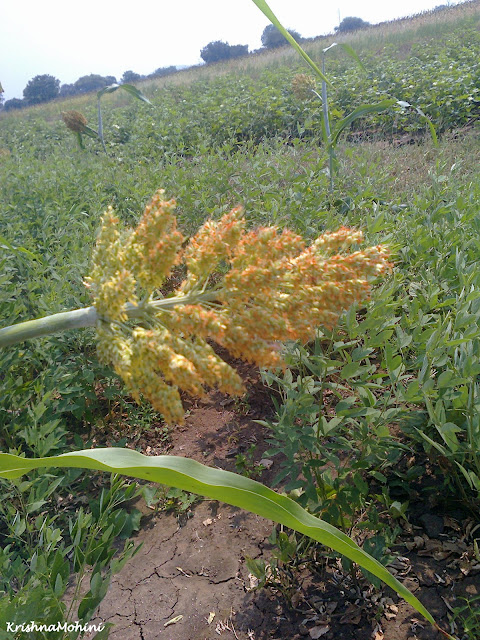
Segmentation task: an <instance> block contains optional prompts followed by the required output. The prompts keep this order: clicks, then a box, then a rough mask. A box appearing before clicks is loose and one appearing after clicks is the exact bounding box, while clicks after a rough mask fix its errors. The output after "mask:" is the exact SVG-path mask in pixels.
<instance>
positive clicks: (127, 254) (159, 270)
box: [87, 191, 389, 423]
mask: <svg viewBox="0 0 480 640" xmlns="http://www.w3.org/2000/svg"><path fill="white" fill-rule="evenodd" d="M162 194H163V192H161V191H160V192H157V194H156V195H155V196H154V198H153V200H152V201H151V203H150V204H149V205H148V206H147V207H146V209H145V212H144V214H143V217H142V219H141V221H140V223H139V225H138V227H137V228H136V229H135V230H126V231H121V230H120V229H119V223H118V220H117V219H116V218H115V216H114V215H113V212H112V211H111V210H109V211H107V213H106V214H105V215H104V217H103V219H102V229H101V231H100V234H99V237H98V241H97V246H96V248H95V251H94V256H93V262H94V264H93V269H92V273H91V275H90V277H89V278H88V279H87V285H88V286H89V287H90V289H91V291H92V294H93V297H94V305H95V307H96V309H97V312H98V313H99V316H100V317H101V318H102V321H101V323H100V324H99V327H98V349H99V355H100V357H101V358H102V360H104V361H105V362H108V363H111V364H112V365H113V367H114V368H115V370H116V371H117V373H118V374H119V375H120V376H121V377H122V378H123V380H124V381H125V384H126V386H127V388H128V389H129V391H130V392H131V393H132V395H133V397H134V398H136V399H139V397H140V394H143V395H144V396H146V397H147V398H148V399H149V400H150V402H151V403H152V404H153V406H154V407H155V408H156V409H157V410H158V411H160V412H161V413H162V414H163V415H164V418H165V420H166V421H167V422H169V423H174V422H182V420H183V409H182V403H181V400H180V395H179V389H181V390H184V391H186V392H188V393H191V394H193V395H198V396H200V395H202V394H203V393H204V392H205V391H204V390H205V387H217V388H218V389H220V390H222V391H224V392H226V393H230V394H237V395H239V394H242V393H243V391H244V389H243V385H242V381H241V379H240V377H239V376H238V374H237V373H236V372H235V371H234V370H233V369H232V368H231V367H230V366H229V365H228V364H227V363H226V362H224V361H223V360H222V359H221V358H220V357H219V356H218V355H217V354H216V353H215V351H214V350H213V349H212V347H211V346H210V344H209V343H208V342H207V340H208V341H214V342H216V343H217V344H220V345H222V346H223V347H225V348H226V349H227V350H228V351H229V352H230V353H231V354H232V355H233V356H235V357H238V358H242V359H245V360H248V361H250V362H253V363H255V364H257V365H258V366H263V367H281V366H282V365H283V359H282V343H283V342H284V341H286V340H301V341H307V340H309V339H311V338H313V337H314V335H315V330H316V328H317V327H318V326H320V325H323V326H328V327H332V326H333V325H334V324H335V323H336V321H337V320H338V317H339V315H340V314H341V313H342V312H343V311H344V310H345V309H347V308H348V307H350V306H351V305H352V303H354V302H356V301H359V300H363V299H365V298H367V297H368V295H369V290H370V285H369V282H370V280H371V279H372V278H373V277H375V276H378V275H380V274H382V273H384V272H385V270H386V269H387V268H388V267H389V264H388V255H387V251H386V249H385V248H384V247H382V246H377V247H369V248H367V249H365V250H363V251H358V250H357V251H354V252H352V253H349V250H350V249H351V246H352V245H353V244H357V243H359V242H361V240H362V234H361V232H359V231H354V230H351V229H346V228H344V227H342V228H341V229H339V230H338V231H337V232H335V233H325V234H323V235H321V236H320V237H319V238H317V239H316V240H315V241H314V242H313V243H312V244H311V245H310V246H308V247H307V246H306V245H305V242H304V240H303V239H302V238H301V237H300V236H298V235H296V234H294V233H292V232H291V231H289V230H283V231H279V230H278V229H276V228H275V227H266V228H260V229H256V230H254V231H245V219H244V218H243V217H242V210H241V208H239V207H237V208H235V209H233V210H232V211H231V212H230V213H227V214H226V215H224V216H223V217H222V218H221V219H220V220H219V221H218V222H215V221H213V220H209V221H208V222H206V223H205V224H204V225H203V227H202V228H201V229H200V230H199V231H198V233H197V234H196V235H195V236H193V237H192V238H191V239H190V241H189V242H188V244H187V246H186V247H185V248H184V249H183V250H182V249H181V244H182V241H183V237H182V236H181V234H180V233H179V232H178V231H177V230H176V226H175V218H174V216H173V213H172V212H173V209H174V206H175V202H174V201H173V200H170V201H163V200H162V198H161V197H162ZM180 262H183V263H184V265H185V267H186V273H187V275H186V277H185V279H184V281H183V282H182V284H181V286H180V287H179V289H178V290H177V291H176V292H175V296H174V297H173V298H169V299H168V300H166V302H168V306H165V305H163V306H162V301H161V300H160V301H159V294H158V291H157V290H158V287H159V286H160V285H161V284H162V283H163V281H164V279H165V278H166V277H167V276H168V274H169V272H170V270H171V268H172V267H173V266H174V265H177V264H179V263H180ZM219 268H220V270H221V272H222V273H223V274H224V275H223V277H221V278H219V277H218V274H217V277H215V278H211V276H212V273H213V272H215V270H217V269H219ZM145 293H147V294H149V295H150V302H148V303H147V304H144V305H143V307H142V309H143V311H142V312H143V318H142V322H141V326H133V327H131V326H130V325H129V323H128V322H126V321H127V316H128V309H127V307H126V304H127V303H130V304H133V305H136V304H137V303H138V300H144V299H145ZM155 297H156V300H157V303H155V301H153V298H155ZM137 315H138V314H137Z"/></svg>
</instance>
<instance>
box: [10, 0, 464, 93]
mask: <svg viewBox="0 0 480 640" xmlns="http://www.w3.org/2000/svg"><path fill="white" fill-rule="evenodd" d="M268 2H269V4H270V7H271V9H272V11H273V12H274V13H276V15H277V17H278V18H279V19H280V21H281V22H282V23H283V25H284V26H285V27H287V28H289V29H295V30H296V31H298V32H299V33H300V35H302V36H303V37H312V36H317V35H324V34H328V33H332V32H333V30H334V28H335V26H337V25H338V24H339V21H340V20H342V19H343V18H345V17H347V16H358V17H360V18H362V19H363V20H366V21H367V22H370V23H372V24H374V23H377V22H382V21H384V20H393V19H394V18H397V17H403V16H407V15H412V14H414V13H419V12H421V11H424V10H427V9H432V8H433V7H435V6H437V5H439V4H447V3H448V2H447V0H402V2H399V3H396V2H395V3H394V2H389V1H388V0H361V1H358V0H330V1H328V2H325V1H322V0H268ZM451 4H456V2H452V3H451ZM267 24H268V20H267V19H266V18H265V17H264V15H263V14H262V13H261V12H260V11H259V9H258V8H257V7H256V6H255V5H254V4H253V2H252V1H251V0H174V1H173V2H171V1H169V0H157V1H156V2H154V1H153V0H134V1H130V2H128V3H127V2H122V1H121V0H115V1H113V0H80V1H74V2H67V1H66V0H0V25H1V26H2V35H1V37H0V82H1V83H2V85H3V88H4V90H5V94H4V97H5V99H7V100H8V99H10V98H22V97H23V89H24V88H25V86H26V84H27V82H28V81H29V80H30V79H31V78H33V77H34V76H36V75H40V74H44V73H48V74H50V75H53V76H55V77H56V78H58V79H59V80H60V81H61V83H62V84H65V83H71V82H75V80H77V79H78V78H79V77H80V76H84V75H88V74H90V73H99V74H100V75H112V76H116V78H117V79H120V78H121V76H122V74H123V72H124V71H126V70H127V69H131V70H133V71H135V72H137V73H140V74H145V75H146V74H148V73H151V72H152V71H154V70H155V69H157V68H158V67H166V66H170V65H177V66H180V65H193V64H199V63H200V62H202V60H201V58H200V50H201V49H202V47H204V46H205V45H206V44H208V43H209V42H211V41H214V40H223V41H226V42H228V43H229V44H248V45H249V49H250V50H253V49H257V48H259V47H260V46H261V42H260V37H261V35H262V31H263V29H264V28H265V27H266V26H267Z"/></svg>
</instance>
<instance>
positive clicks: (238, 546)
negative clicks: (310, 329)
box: [92, 365, 480, 640]
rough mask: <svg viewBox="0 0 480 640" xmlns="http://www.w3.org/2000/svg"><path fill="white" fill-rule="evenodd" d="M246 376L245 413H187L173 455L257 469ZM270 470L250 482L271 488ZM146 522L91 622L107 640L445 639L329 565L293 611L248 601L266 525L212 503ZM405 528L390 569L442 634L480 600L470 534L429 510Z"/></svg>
mask: <svg viewBox="0 0 480 640" xmlns="http://www.w3.org/2000/svg"><path fill="white" fill-rule="evenodd" d="M242 375H243V378H244V380H245V381H246V384H247V387H248V389H249V392H248V395H247V399H246V401H241V402H238V401H232V400H231V399H229V398H228V397H227V396H224V395H222V394H220V393H217V392H212V393H211V394H210V395H209V396H208V397H207V398H206V399H204V400H203V401H201V402H198V403H196V404H192V405H191V407H190V410H189V416H188V418H187V421H186V425H185V426H184V427H182V428H179V429H177V430H175V431H174V433H173V435H172V446H171V448H170V449H169V453H171V454H174V455H182V456H188V457H192V458H195V459H197V460H199V461H200V462H203V463H205V464H207V465H210V466H218V467H221V468H224V469H228V470H233V471H235V470H236V469H235V461H236V456H237V455H238V454H242V453H243V454H245V453H248V451H249V448H250V446H251V445H252V444H254V445H255V450H254V454H253V455H254V462H257V463H258V462H259V461H260V460H261V459H262V455H263V453H264V451H265V450H266V449H267V448H268V443H266V438H268V433H267V432H266V430H265V429H264V428H263V427H261V426H260V425H258V424H257V423H255V422H253V420H255V419H259V418H263V419H265V418H266V417H268V415H269V414H270V413H271V411H272V409H271V407H272V405H271V400H270V396H269V392H268V390H266V389H265V388H264V387H263V385H262V383H261V382H260V380H259V377H258V373H256V372H255V370H254V369H253V368H250V367H247V366H245V365H244V366H243V368H242ZM142 448H143V450H144V452H145V453H147V454H150V455H156V454H159V453H165V449H164V448H163V449H162V447H161V446H160V445H159V446H156V445H155V442H152V441H148V434H146V439H145V441H144V442H143V447H142ZM275 466H276V463H275V462H274V464H273V466H272V467H271V468H270V469H267V470H264V471H263V472H262V475H261V476H260V477H259V478H258V479H259V480H260V481H262V482H265V483H267V484H268V483H269V481H270V480H271V479H272V477H273V475H275V473H276V471H277V469H276V468H275ZM142 511H143V512H144V513H145V517H144V518H143V519H142V529H141V531H140V532H139V534H138V535H137V541H138V542H142V543H143V546H142V548H141V550H140V551H139V553H138V554H137V555H136V556H135V557H134V558H132V559H131V560H130V562H129V563H127V565H125V567H124V568H123V570H122V571H121V572H120V573H119V574H117V575H116V576H115V577H114V579H113V581H112V584H111V586H110V589H109V592H108V594H107V596H106V598H105V600H104V601H103V603H102V604H101V606H100V609H99V611H98V615H97V617H96V618H95V620H94V621H92V622H100V621H101V622H104V623H105V622H109V623H112V624H113V627H112V629H111V631H110V636H109V637H110V638H111V640H155V639H159V640H214V639H215V640H218V638H223V639H224V640H233V639H236V640H267V639H269V640H287V639H288V640H300V639H302V638H306V639H307V640H308V639H315V638H325V639H326V640H334V639H340V638H342V639H343V638H347V639H350V638H355V639H356V640H367V639H368V640H369V639H373V640H407V639H415V638H418V639H419V640H429V639H434V638H438V639H440V638H442V637H443V636H442V635H441V634H440V633H439V632H437V631H435V630H434V629H433V628H431V627H430V626H429V624H428V623H427V622H425V621H424V620H422V619H421V617H420V616H419V615H418V614H417V613H416V612H415V611H414V609H413V608H412V607H410V606H409V605H407V604H406V603H404V602H403V601H402V600H399V598H398V597H397V596H396V594H394V593H393V592H391V591H390V590H389V589H388V588H384V589H383V590H382V591H377V590H375V589H373V588H371V587H370V586H369V584H368V582H366V581H365V580H363V581H362V580H361V581H360V588H359V587H358V586H356V587H355V585H353V583H352V581H351V578H350V576H345V575H344V574H343V573H342V572H341V571H340V570H339V569H340V566H339V563H338V562H337V561H335V560H329V561H324V562H322V563H320V565H319V566H318V567H316V569H315V570H314V571H312V570H311V568H310V569H304V570H303V571H300V572H299V574H298V576H297V580H296V583H295V584H294V586H293V589H292V593H293V595H292V597H291V598H290V601H289V602H287V601H286V600H285V598H283V597H282V595H281V594H280V593H278V592H272V591H269V590H260V591H259V590H254V589H251V587H252V586H254V580H253V579H252V576H250V575H249V571H248V569H247V566H246V563H245V558H246V557H247V556H248V557H251V558H259V557H262V558H265V559H266V560H268V558H269V554H270V549H271V546H270V544H269V542H268V537H269V536H270V534H271V532H272V528H273V524H272V523H271V522H268V521H266V520H264V519H262V518H260V517H258V516H255V515H252V514H249V513H246V512H244V511H242V510H240V509H237V508H234V507H230V506H228V505H224V504H219V503H218V502H214V501H210V500H205V501H199V502H197V503H195V504H194V505H193V506H192V507H191V508H190V509H189V511H188V513H187V515H182V516H181V517H180V516H179V515H178V513H163V512H159V513H152V511H150V510H149V509H147V508H146V507H145V505H144V506H143V509H142ZM410 523H411V524H410V527H408V526H407V527H406V530H405V535H404V536H401V539H400V542H399V544H398V545H395V547H394V548H393V549H392V551H393V552H395V554H396V556H397V557H396V558H395V560H394V561H393V563H392V565H391V566H390V567H389V568H390V570H391V571H392V572H394V573H396V575H397V577H398V578H399V579H400V580H401V581H403V582H404V583H405V585H406V586H407V587H408V588H409V589H410V590H411V591H413V592H414V593H415V595H416V596H417V597H418V598H419V599H420V600H421V601H422V602H423V603H424V604H425V605H426V607H427V608H428V609H429V610H430V612H431V613H432V614H433V615H434V617H435V618H436V620H437V621H438V622H439V623H440V624H441V626H442V627H443V628H444V629H447V630H449V631H450V630H451V628H450V624H449V619H448V613H449V611H450V610H451V607H453V606H456V605H458V604H459V603H460V600H459V598H461V597H462V596H466V595H468V596H469V597H472V596H475V595H477V596H478V595H479V594H480V562H478V561H476V560H475V558H474V557H473V554H472V542H473V538H474V523H473V521H469V520H468V519H466V520H457V519H455V517H450V516H448V517H447V516H438V515H436V514H434V513H429V512H428V509H427V510H426V508H425V505H417V516H415V515H413V516H412V518H410ZM472 531H473V533H472ZM477 537H478V534H477ZM402 541H403V542H402ZM458 633H459V634H461V629H460V630H458ZM459 637H460V635H459ZM478 637H479V638H480V630H479V636H478ZM469 640H471V637H469Z"/></svg>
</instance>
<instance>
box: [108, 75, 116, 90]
mask: <svg viewBox="0 0 480 640" xmlns="http://www.w3.org/2000/svg"><path fill="white" fill-rule="evenodd" d="M109 84H117V79H116V78H115V76H105V86H106V87H108V85H109Z"/></svg>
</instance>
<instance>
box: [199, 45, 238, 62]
mask: <svg viewBox="0 0 480 640" xmlns="http://www.w3.org/2000/svg"><path fill="white" fill-rule="evenodd" d="M247 54H248V45H247V44H233V45H231V44H228V42H222V41H221V40H216V41H215V42H209V43H208V44H207V45H206V46H205V47H204V48H203V49H202V50H201V51H200V57H201V58H202V60H203V61H204V62H206V63H207V64H208V63H210V62H219V61H220V60H231V59H233V58H239V57H240V56H246V55H247Z"/></svg>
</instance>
